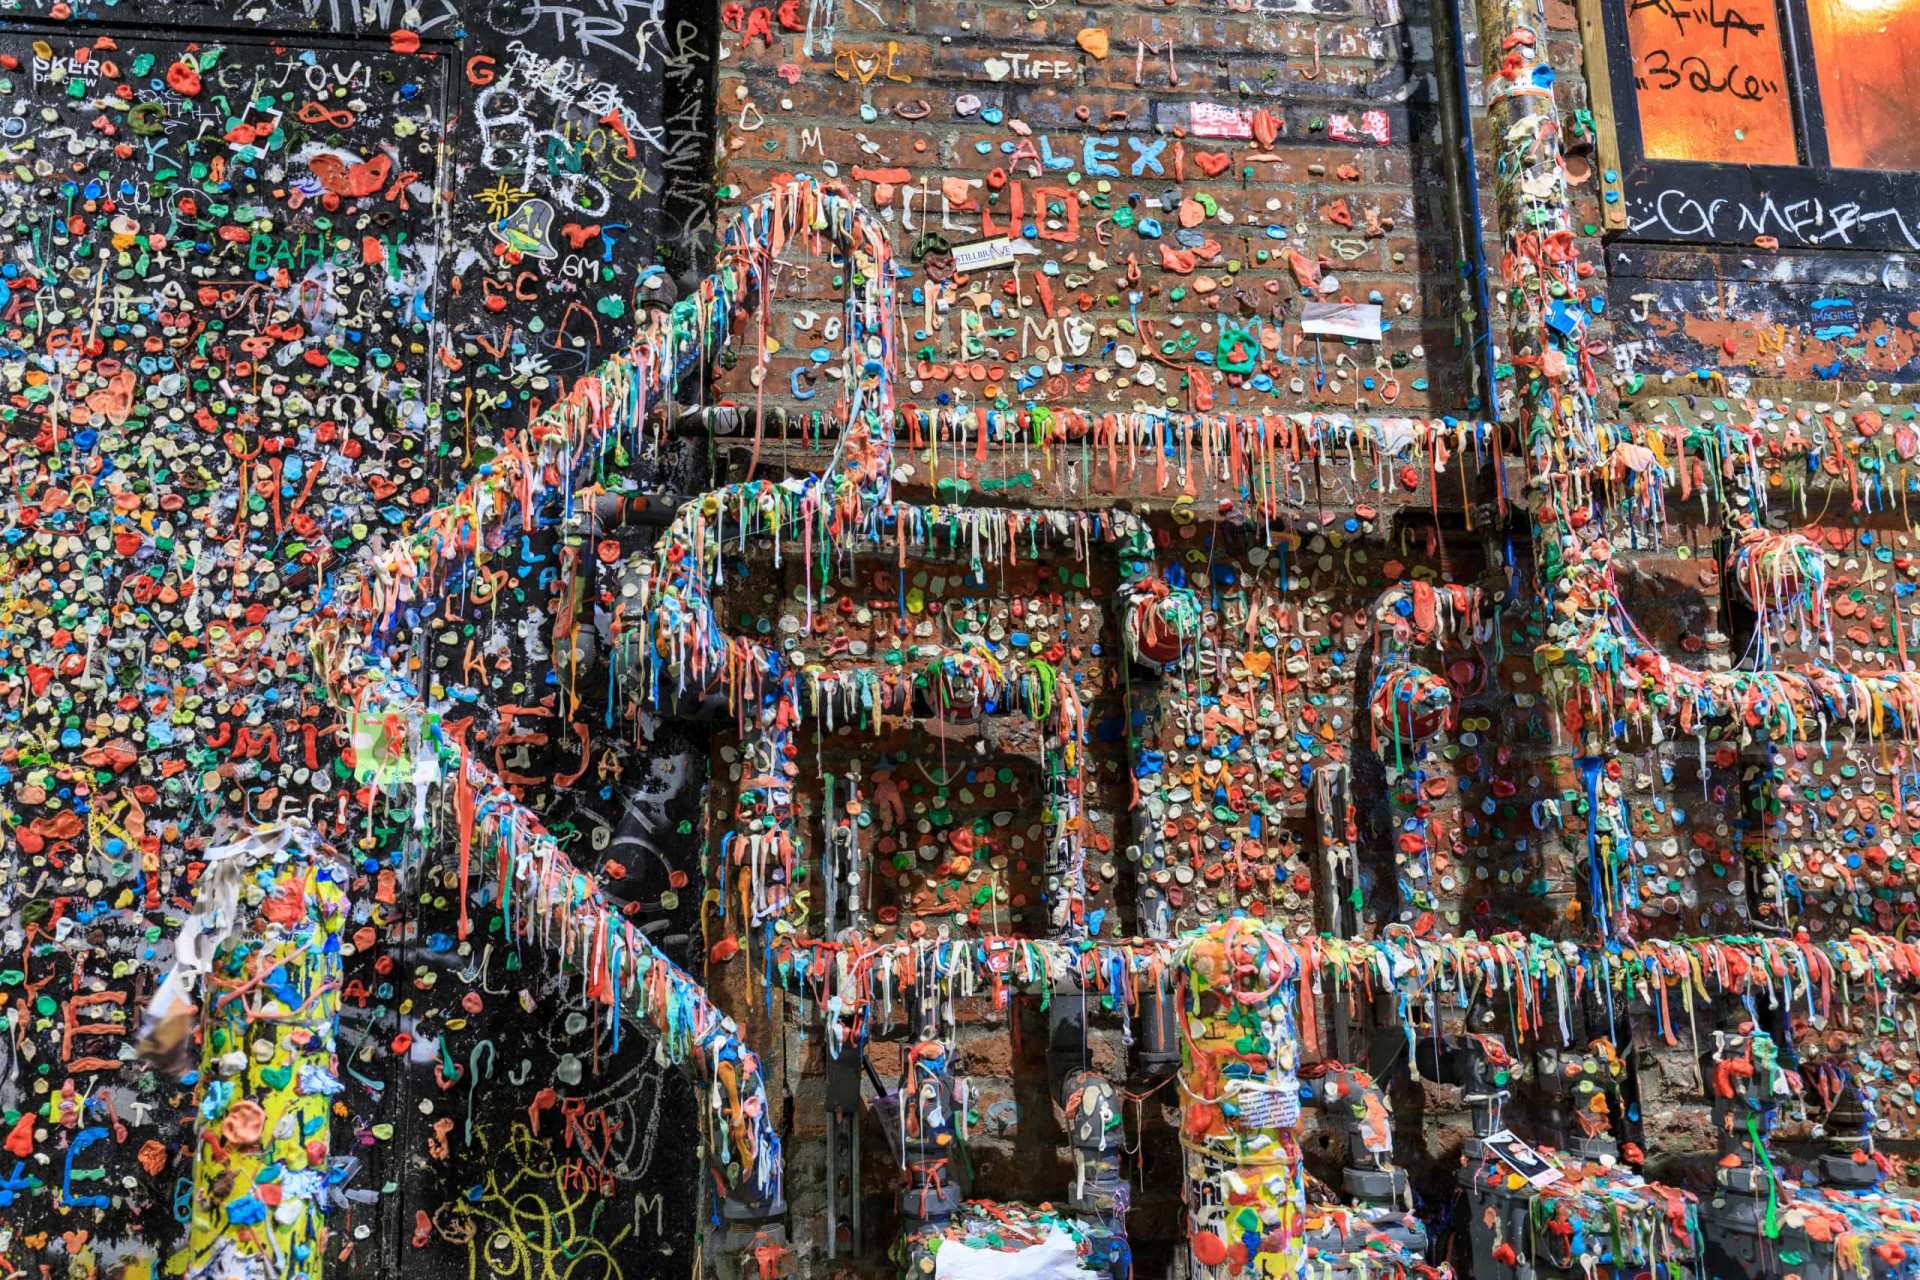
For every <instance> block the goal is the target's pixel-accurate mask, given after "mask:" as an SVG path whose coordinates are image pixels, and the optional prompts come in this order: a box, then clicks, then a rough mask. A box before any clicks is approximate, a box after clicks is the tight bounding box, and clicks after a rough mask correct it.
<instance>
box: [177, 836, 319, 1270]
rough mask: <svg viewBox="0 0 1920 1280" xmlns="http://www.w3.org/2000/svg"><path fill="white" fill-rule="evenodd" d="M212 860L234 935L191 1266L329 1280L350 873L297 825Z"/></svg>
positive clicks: (211, 1070) (203, 1129)
mask: <svg viewBox="0 0 1920 1280" xmlns="http://www.w3.org/2000/svg"><path fill="white" fill-rule="evenodd" d="M208 862H209V867H208V870H207V871H206V873H204V874H205V879H206V881H207V883H206V884H204V885H203V886H202V887H201V889H200V893H201V902H202V904H203V905H202V907H201V911H202V912H205V911H206V910H207V905H208V904H211V905H212V906H213V907H214V909H215V910H217V911H219V913H220V918H222V919H223V921H224V924H225V928H224V930H223V932H224V937H221V938H220V940H219V942H218V944H217V946H216V949H215V950H214V953H213V956H212V963H211V966H210V968H209V969H208V971H207V973H206V975H205V990H204V994H203V1000H204V1004H203V1013H202V1022H201V1030H202V1040H201V1050H200V1070H199V1074H198V1077H197V1079H196V1081H195V1088H194V1102H195V1108H194V1116H195V1131H194V1162H193V1218H192V1224H191V1227H190V1235H189V1240H188V1244H189V1248H190V1256H191V1258H192V1268H191V1270H192V1272H193V1273H194V1274H207V1275H240V1274H255V1273H260V1274H267V1275H275V1276H285V1277H304V1278H305V1280H319V1277H320V1274H321V1269H322V1264H323V1262H324V1260H325V1252H326V1250H325V1241H326V1222H325V1217H324V1208H325V1205H324V1195H325V1190H326V1181H327V1160H328V1156H329V1141H330V1130H331V1127H332V1126H331V1123H330V1120H331V1117H330V1116H329V1114H328V1113H329V1110H330V1108H331V1105H332V1103H331V1097H332V1095H333V1094H334V1093H337V1092H338V1091H339V1089H340V1084H339V1081H338V1079H337V1078H336V1077H335V1075H334V1070H335V1063H334V1030H335V1025H336V1022H337V1019H338V1016H339V1010H340V931H341V926H342V925H343V923H344V922H345V918H346V888H345V883H344V882H345V879H346V875H347V872H346V868H345V867H344V866H343V865H342V864H340V863H339V862H337V861H336V860H335V859H334V858H333V855H332V853H331V851H330V850H329V849H328V848H327V846H325V845H323V844H322V843H321V842H320V841H319V839H318V837H317V836H315V835H314V833H313V830H312V829H311V828H308V827H295V826H291V825H287V826H273V827H263V828H260V829H258V830H256V831H255V832H253V833H252V834H251V835H250V836H249V837H248V838H247V839H245V840H243V841H240V842H238V843H235V844H230V845H223V846H221V847H219V848H217V849H214V850H212V851H210V852H209V854H208Z"/></svg>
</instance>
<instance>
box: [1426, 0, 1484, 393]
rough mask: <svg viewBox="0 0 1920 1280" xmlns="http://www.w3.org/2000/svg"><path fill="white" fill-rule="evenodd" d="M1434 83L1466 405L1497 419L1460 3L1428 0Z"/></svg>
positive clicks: (1478, 180)
mask: <svg viewBox="0 0 1920 1280" xmlns="http://www.w3.org/2000/svg"><path fill="white" fill-rule="evenodd" d="M1432 21H1433V61H1434V80H1435V83H1436V86H1437V88H1438V90H1439V97H1440V138H1441V147H1440V156H1441V165H1442V167H1443V171H1444V172H1445V174H1446V179H1447V218H1448V221H1449V222H1450V223H1451V224H1452V231H1453V237H1454V249H1455V252H1456V253H1458V255H1459V257H1458V258H1457V259H1456V263H1457V265H1458V269H1459V272H1460V282H1461V283H1460V291H1461V297H1460V302H1461V303H1462V305H1463V306H1465V307H1466V308H1467V309H1468V311H1469V314H1470V316H1471V319H1469V320H1468V321H1467V324H1466V330H1467V332H1466V338H1467V344H1468V348H1469V349H1468V352H1467V358H1466V365H1467V380H1468V385H1469V386H1470V387H1472V388H1473V389H1474V392H1475V395H1474V398H1473V399H1471V400H1470V401H1468V407H1469V408H1474V409H1478V410H1480V411H1481V412H1482V413H1484V414H1485V415H1486V416H1487V417H1489V418H1493V417H1498V416H1499V410H1500V405H1499V396H1498V395H1497V393H1496V392H1495V387H1496V385H1497V383H1496V382H1495V379H1494V371H1493V315H1492V308H1491V306H1490V302H1489V299H1488V297H1487V250H1486V241H1485V239H1484V237H1485V235H1486V232H1485V230H1484V228H1483V227H1482V226H1481V223H1480V174H1479V172H1478V169H1479V162H1478V160H1477V159H1476V157H1475V155H1474V145H1473V95H1472V91H1471V90H1470V89H1469V87H1468V84H1467V55H1468V50H1467V41H1468V38H1469V35H1470V33H1469V32H1467V31H1466V30H1465V29H1464V28H1463V26H1462V23H1461V20H1460V0H1433V15H1432Z"/></svg>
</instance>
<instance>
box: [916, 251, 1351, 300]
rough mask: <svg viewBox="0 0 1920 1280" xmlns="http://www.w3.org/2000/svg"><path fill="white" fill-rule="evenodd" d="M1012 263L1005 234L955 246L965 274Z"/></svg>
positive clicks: (955, 262) (957, 261)
mask: <svg viewBox="0 0 1920 1280" xmlns="http://www.w3.org/2000/svg"><path fill="white" fill-rule="evenodd" d="M1012 265H1013V245H1012V244H1011V243H1009V242H1008V240H1007V237H1005V236H995V237H994V238H993V239H991V240H975V241H974V242H973V243H972V244H957V245H955V246H953V269H954V270H955V271H958V272H960V273H961V274H963V275H965V274H967V273H970V272H974V271H991V270H993V269H994V268H995V267H1010V266H1012ZM1374 310H1375V312H1376V313H1378V311H1379V308H1377V307H1376V308H1374Z"/></svg>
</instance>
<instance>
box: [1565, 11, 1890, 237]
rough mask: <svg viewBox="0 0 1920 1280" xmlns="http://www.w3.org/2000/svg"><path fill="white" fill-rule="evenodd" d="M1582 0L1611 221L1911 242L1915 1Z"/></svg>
mask: <svg viewBox="0 0 1920 1280" xmlns="http://www.w3.org/2000/svg"><path fill="white" fill-rule="evenodd" d="M1586 3H1587V4H1588V5H1589V6H1590V8H1591V9H1592V10H1595V11H1597V12H1589V13H1587V14H1585V15H1583V17H1584V19H1585V31H1586V35H1587V47H1588V52H1589V59H1590V67H1591V69H1592V70H1593V71H1594V72H1595V74H1594V75H1593V88H1594V105H1595V108H1596V111H1595V114H1596V117H1597V118H1598V121H1599V123H1601V124H1602V126H1603V127H1602V128H1601V129H1600V143H1601V157H1600V158H1601V162H1602V167H1603V173H1602V187H1603V192H1604V195H1605V200H1606V223H1607V228H1606V229H1607V230H1608V231H1609V232H1611V233H1613V234H1614V235H1616V236H1621V237H1625V238H1628V239H1639V240H1664V241H1693V242H1701V243H1718V244H1754V243H1755V242H1759V243H1762V244H1767V243H1769V241H1777V242H1778V244H1779V245H1780V246H1781V247H1788V248H1830V249H1831V248H1858V249H1874V250H1889V249H1891V250H1905V251H1920V120H1917V119H1916V114H1917V113H1920V108H1917V107H1916V105H1915V104H1920V61H1917V60H1916V59H1915V58H1914V56H1913V51H1914V50H1920V0H1586ZM1608 121H1611V125H1612V127H1611V129H1609V128H1606V127H1604V126H1605V125H1606V123H1607V122H1608Z"/></svg>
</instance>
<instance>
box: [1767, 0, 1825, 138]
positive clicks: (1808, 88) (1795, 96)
mask: <svg viewBox="0 0 1920 1280" xmlns="http://www.w3.org/2000/svg"><path fill="white" fill-rule="evenodd" d="M1778 6H1779V9H1780V10H1784V13H1782V14H1781V24H1780V30H1781V31H1782V33H1784V35H1785V37H1786V40H1785V44H1786V49H1785V53H1786V63H1787V79H1788V81H1789V82H1790V84H1791V86H1792V92H1791V100H1792V103H1793V127H1794V129H1795V131H1796V132H1797V133H1798V134H1799V139H1800V158H1801V160H1802V161H1803V162H1804V163H1805V164H1806V165H1807V166H1808V167H1809V168H1813V169H1825V168H1828V167H1830V165H1831V164H1832V156H1831V154H1830V153H1829V151H1828V148H1827V113H1826V109H1825V108H1824V107H1823V106H1822V105H1821V102H1820V71H1819V68H1818V67H1816V66H1815V65H1814V58H1813V27H1812V24H1811V23H1809V22H1808V20H1807V6H1806V3H1805V0H1778Z"/></svg>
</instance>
